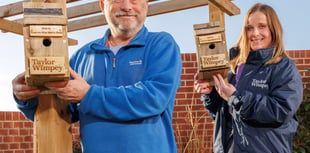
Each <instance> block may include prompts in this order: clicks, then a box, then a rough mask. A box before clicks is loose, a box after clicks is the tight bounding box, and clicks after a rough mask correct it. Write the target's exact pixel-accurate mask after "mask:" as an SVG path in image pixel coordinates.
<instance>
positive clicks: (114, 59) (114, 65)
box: [113, 57, 116, 68]
mask: <svg viewBox="0 0 310 153" xmlns="http://www.w3.org/2000/svg"><path fill="white" fill-rule="evenodd" d="M115 67H116V57H113V68H115Z"/></svg>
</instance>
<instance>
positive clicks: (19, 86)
mask: <svg viewBox="0 0 310 153" xmlns="http://www.w3.org/2000/svg"><path fill="white" fill-rule="evenodd" d="M12 87H13V93H14V95H15V96H16V98H17V99H18V100H20V101H23V102H25V101H26V100H29V99H31V98H34V97H37V96H38V95H39V94H40V92H41V91H40V89H39V88H38V87H34V86H28V85H27V84H26V81H25V73H21V74H19V75H17V76H16V77H15V78H14V79H13V80H12Z"/></svg>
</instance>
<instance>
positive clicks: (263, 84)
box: [251, 79, 269, 89]
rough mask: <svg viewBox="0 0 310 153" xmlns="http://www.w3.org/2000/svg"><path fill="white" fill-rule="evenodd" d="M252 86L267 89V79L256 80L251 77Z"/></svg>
mask: <svg viewBox="0 0 310 153" xmlns="http://www.w3.org/2000/svg"><path fill="white" fill-rule="evenodd" d="M251 86H252V87H258V88H262V89H268V88H269V86H268V84H267V80H256V79H253V80H252V83H251Z"/></svg>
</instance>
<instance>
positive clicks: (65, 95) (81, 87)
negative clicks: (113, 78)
mask: <svg viewBox="0 0 310 153" xmlns="http://www.w3.org/2000/svg"><path fill="white" fill-rule="evenodd" d="M70 75H71V77H72V78H73V80H69V81H58V82H47V83H45V87H47V88H48V89H51V90H53V91H55V92H56V94H57V96H58V97H59V98H60V99H62V100H65V101H70V102H80V101H81V100H82V99H83V98H84V96H85V95H86V93H87V91H88V90H89V88H90V85H89V84H88V83H87V82H86V81H85V80H84V79H83V78H82V77H81V76H80V75H78V74H77V73H76V72H75V71H73V70H72V69H70Z"/></svg>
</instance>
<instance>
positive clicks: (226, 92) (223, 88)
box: [213, 74, 236, 101]
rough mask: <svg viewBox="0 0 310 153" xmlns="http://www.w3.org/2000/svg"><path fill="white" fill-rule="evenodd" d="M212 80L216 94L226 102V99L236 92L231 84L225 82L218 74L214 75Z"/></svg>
mask: <svg viewBox="0 0 310 153" xmlns="http://www.w3.org/2000/svg"><path fill="white" fill-rule="evenodd" d="M213 79H214V86H215V89H216V91H217V92H218V94H219V95H220V96H221V97H222V98H223V99H225V100H226V101H228V98H229V97H230V96H231V95H232V94H233V93H234V92H235V91H236V88H235V87H234V86H233V85H232V84H230V83H228V82H226V81H225V80H224V79H223V77H222V75H220V74H217V75H214V76H213Z"/></svg>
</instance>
